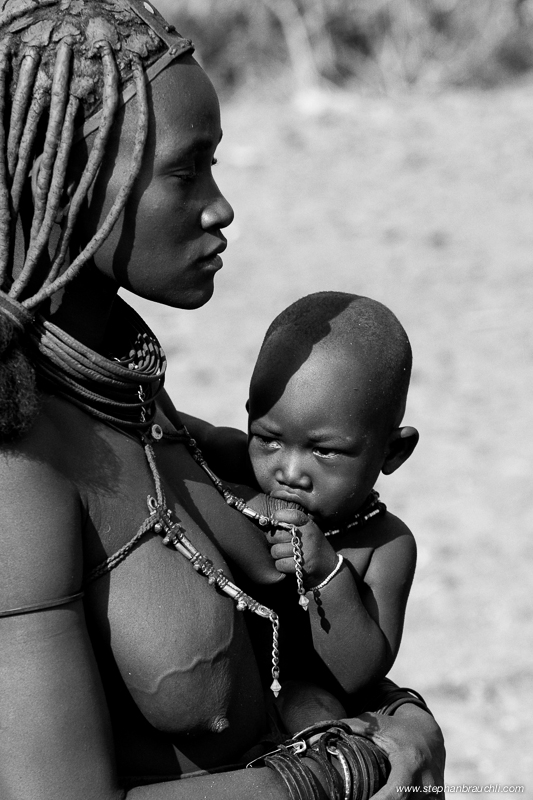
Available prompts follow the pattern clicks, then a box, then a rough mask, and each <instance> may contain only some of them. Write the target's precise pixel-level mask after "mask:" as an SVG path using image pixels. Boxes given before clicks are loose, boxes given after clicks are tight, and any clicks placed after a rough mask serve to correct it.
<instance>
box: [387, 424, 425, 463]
mask: <svg viewBox="0 0 533 800" xmlns="http://www.w3.org/2000/svg"><path fill="white" fill-rule="evenodd" d="M418 439H419V435H418V431H417V429H416V428H411V427H410V426H409V425H406V426H405V427H404V428H395V429H394V430H393V432H392V433H391V435H390V437H389V441H388V442H387V452H386V455H385V461H384V462H383V466H382V467H381V471H382V472H383V474H384V475H391V474H392V473H393V472H395V471H396V470H397V469H398V467H401V466H402V464H403V463H404V462H405V461H407V459H408V458H409V456H410V455H411V453H412V452H413V450H414V449H415V447H416V446H417V444H418Z"/></svg>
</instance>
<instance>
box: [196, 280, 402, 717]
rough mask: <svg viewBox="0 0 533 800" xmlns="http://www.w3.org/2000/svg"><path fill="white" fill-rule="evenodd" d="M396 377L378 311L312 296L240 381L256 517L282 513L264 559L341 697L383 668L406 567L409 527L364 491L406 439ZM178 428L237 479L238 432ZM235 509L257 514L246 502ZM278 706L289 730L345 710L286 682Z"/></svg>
mask: <svg viewBox="0 0 533 800" xmlns="http://www.w3.org/2000/svg"><path fill="white" fill-rule="evenodd" d="M410 372H411V348H410V345H409V340H408V338H407V335H406V333H405V331H404V329H403V328H402V326H401V324H400V323H399V321H398V320H397V319H396V317H395V316H394V315H393V314H392V312H391V311H389V310H388V309H387V308H386V307H385V306H383V305H382V304H381V303H378V302H376V301H374V300H371V299H369V298H367V297H360V296H356V295H351V294H346V293H343V292H319V293H317V294H312V295H309V296H307V297H304V298H302V299H301V300H298V301H297V302H296V303H294V304H293V305H291V306H290V307H289V308H287V309H286V310H285V311H283V312H282V313H281V314H280V315H279V316H278V317H277V318H276V319H275V320H274V322H273V323H272V325H271V326H270V328H269V329H268V331H267V333H266V336H265V339H264V341H263V344H262V347H261V351H260V353H259V357H258V360H257V363H256V366H255V369H254V372H253V375H252V380H251V385H250V396H249V402H248V413H249V428H248V442H247V448H248V456H249V460H250V463H251V467H252V470H253V474H254V476H255V480H256V481H257V484H258V485H259V486H260V488H261V490H262V491H263V492H264V493H266V494H267V495H268V498H269V500H268V504H269V508H270V510H272V509H273V508H275V506H276V505H283V504H282V502H281V501H289V502H290V503H291V504H292V505H293V508H292V509H291V508H283V507H281V508H278V509H277V510H275V511H274V512H273V514H274V516H275V518H276V519H277V521H278V522H281V523H284V527H283V528H282V529H278V530H277V531H276V532H274V533H273V534H271V535H269V543H270V544H271V554H272V557H273V559H274V560H275V564H276V567H277V569H278V570H279V571H280V572H282V573H296V575H297V578H298V592H299V593H300V595H301V598H300V599H301V600H302V598H303V600H302V602H303V604H304V607H306V608H307V609H308V614H309V619H310V626H311V634H312V639H313V647H314V649H315V651H316V653H317V654H318V655H319V656H320V658H321V659H322V662H323V663H324V664H325V666H326V667H327V669H328V670H329V672H330V674H331V675H332V676H333V677H334V679H335V680H336V682H337V683H338V685H340V687H341V688H342V690H343V692H345V693H346V694H349V695H351V694H353V693H356V692H357V691H358V690H360V689H362V688H363V687H365V686H368V685H369V684H371V683H372V682H375V681H376V680H379V679H380V678H382V677H384V676H385V675H386V674H387V672H388V671H389V670H390V668H391V666H392V664H393V662H394V660H395V658H396V655H397V653H398V649H399V646H400V641H401V635H402V628H403V620H404V614H405V608H406V603H407V598H408V594H409V589H410V586H411V582H412V578H413V574H414V569H415V561H416V547H415V542H414V538H413V536H412V534H411V532H410V531H409V530H408V528H407V527H406V526H405V525H404V524H403V522H401V521H400V520H399V519H398V518H397V517H395V516H393V515H392V514H390V513H389V512H387V511H386V509H385V507H384V505H383V504H382V503H380V502H379V499H378V497H377V494H376V493H375V491H374V490H373V487H374V484H375V483H376V480H377V478H378V476H379V474H380V473H384V474H386V475H389V474H391V473H392V472H394V471H395V470H396V469H398V467H400V466H401V465H402V464H403V463H404V461H406V460H407V459H408V458H409V456H410V455H411V453H412V452H413V450H414V448H415V446H416V444H417V441H418V433H417V431H416V430H415V429H414V428H412V427H408V426H401V422H402V418H403V415H404V411H405V404H406V398H407V390H408V386H409V378H410ZM185 422H186V424H187V425H188V426H190V427H192V428H193V431H192V432H193V435H194V436H195V438H197V439H198V440H199V441H200V445H201V447H202V450H203V452H204V456H205V458H206V459H207V461H208V463H210V464H211V465H212V466H213V468H214V469H215V471H216V469H217V468H218V469H219V472H220V473H221V477H222V478H226V479H228V480H236V479H237V477H239V478H241V479H242V478H245V477H246V476H245V475H244V474H242V473H241V474H239V475H238V474H237V473H238V471H239V467H238V463H240V464H241V465H242V461H243V459H242V458H241V457H240V456H239V450H240V448H242V447H243V444H244V442H243V438H242V436H243V435H242V434H240V435H238V434H237V433H236V432H233V431H232V430H231V429H220V428H214V427H212V426H205V424H204V426H203V427H202V426H200V429H199V426H198V423H196V424H195V421H194V422H193V421H191V420H190V419H189V418H186V419H185ZM230 444H231V446H230V447H229V446H228V445H230ZM232 449H233V454H234V456H235V457H234V458H233V460H231V459H229V460H228V454H229V452H230V451H231V450H232ZM241 452H242V451H241ZM247 502H248V504H249V505H251V506H252V507H254V508H256V509H257V510H261V511H264V505H263V506H261V505H260V504H258V498H257V499H256V500H255V501H254V500H253V499H252V500H251V499H250V498H248V499H247ZM294 504H297V507H299V508H300V509H302V510H303V512H305V515H306V516H304V515H303V514H302V511H298V510H296V509H295V508H294ZM291 526H298V528H293V529H292V530H291ZM296 597H297V595H296V594H295V598H296ZM308 601H309V602H308ZM295 602H296V599H295ZM279 709H280V711H281V717H282V720H283V723H284V725H285V727H286V728H287V730H288V731H289V732H295V731H297V730H299V729H301V728H302V727H305V725H308V724H311V723H313V722H315V721H316V720H317V719H324V718H326V717H330V718H331V717H340V716H345V713H344V708H343V706H342V705H341V704H340V703H339V701H338V700H336V698H335V697H333V696H330V695H328V694H327V693H324V692H320V691H317V688H316V687H315V686H303V685H302V684H300V683H294V684H290V685H289V686H284V689H283V692H282V694H281V696H280V698H279Z"/></svg>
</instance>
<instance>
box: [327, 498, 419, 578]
mask: <svg viewBox="0 0 533 800" xmlns="http://www.w3.org/2000/svg"><path fill="white" fill-rule="evenodd" d="M332 539H335V541H332V544H333V546H334V548H335V550H336V551H337V552H339V553H342V555H343V556H344V557H345V558H348V560H349V561H350V562H351V563H352V565H353V566H354V567H355V569H356V570H357V572H358V574H359V576H360V577H361V578H364V577H365V576H366V575H367V573H368V570H369V569H371V570H372V573H381V572H386V573H387V574H388V573H390V572H391V571H395V572H397V573H402V574H406V573H411V572H413V571H414V567H415V564H416V542H415V537H414V536H413V533H412V532H411V530H410V529H409V528H408V527H407V525H406V524H405V523H404V522H403V521H402V520H401V519H400V518H399V517H397V516H396V515H395V514H391V513H390V512H389V511H385V512H384V513H383V514H380V515H379V516H377V517H374V518H373V519H371V520H368V521H367V522H366V523H365V524H364V525H362V526H361V527H359V528H355V529H352V530H348V531H346V532H345V533H344V534H342V535H341V536H338V537H332Z"/></svg>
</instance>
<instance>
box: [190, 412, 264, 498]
mask: <svg viewBox="0 0 533 800" xmlns="http://www.w3.org/2000/svg"><path fill="white" fill-rule="evenodd" d="M179 416H180V418H181V420H182V421H183V424H184V425H185V427H186V428H187V430H188V431H189V433H190V434H191V436H192V438H193V439H195V440H196V442H197V443H198V447H199V448H200V450H201V451H202V455H203V456H204V458H205V460H206V461H207V463H208V464H209V466H210V467H211V469H212V470H213V472H215V473H216V475H218V477H219V478H221V479H222V480H224V481H230V482H232V483H244V484H248V485H250V486H255V485H256V480H255V477H254V473H253V471H252V467H251V464H250V459H249V458H248V437H247V436H246V434H245V433H244V431H240V430H238V429H237V428H226V427H218V426H216V425H211V424H210V423H209V422H205V420H203V419H198V418H197V417H192V416H190V415H189V414H184V413H183V412H182V411H180V413H179Z"/></svg>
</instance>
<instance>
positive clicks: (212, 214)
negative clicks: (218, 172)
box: [202, 187, 235, 230]
mask: <svg viewBox="0 0 533 800" xmlns="http://www.w3.org/2000/svg"><path fill="white" fill-rule="evenodd" d="M234 216H235V214H234V212H233V208H232V207H231V205H230V204H229V203H228V201H227V200H226V198H225V197H224V195H223V194H221V193H220V191H219V189H218V187H217V190H216V196H215V197H214V198H213V199H212V200H211V202H209V203H208V204H207V205H206V206H205V208H204V210H203V211H202V228H203V229H204V230H209V228H227V226H228V225H231V223H232V222H233V217H234Z"/></svg>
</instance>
